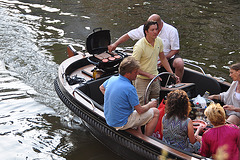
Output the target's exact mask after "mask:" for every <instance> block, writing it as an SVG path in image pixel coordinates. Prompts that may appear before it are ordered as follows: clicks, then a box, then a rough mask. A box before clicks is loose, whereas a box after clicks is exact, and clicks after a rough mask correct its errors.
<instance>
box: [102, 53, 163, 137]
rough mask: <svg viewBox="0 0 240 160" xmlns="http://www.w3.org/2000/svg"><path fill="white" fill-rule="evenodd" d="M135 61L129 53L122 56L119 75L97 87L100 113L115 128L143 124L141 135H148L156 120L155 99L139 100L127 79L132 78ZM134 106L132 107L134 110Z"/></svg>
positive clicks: (133, 76)
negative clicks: (101, 106) (101, 98)
mask: <svg viewBox="0 0 240 160" xmlns="http://www.w3.org/2000/svg"><path fill="white" fill-rule="evenodd" d="M138 69H139V64H138V63H137V61H136V60H135V59H134V58H133V57H127V58H125V59H124V60H123V61H122V62H121V64H120V66H119V73H120V74H119V75H118V76H112V77H111V78H109V79H108V80H106V81H105V82H104V83H103V84H102V85H101V86H100V87H99V89H100V90H101V92H102V93H103V94H104V115H105V118H106V121H107V124H108V125H109V126H111V127H114V128H115V129H117V130H125V129H128V128H138V129H139V131H141V130H140V128H141V127H140V126H143V125H146V126H145V133H144V134H145V135H146V136H151V135H152V133H153V131H154V129H155V127H156V125H157V122H158V117H159V111H158V109H157V108H156V106H157V102H156V101H151V102H149V103H147V104H146V105H143V106H141V105H140V104H139V100H138V95H137V91H136V89H135V87H134V86H133V85H132V83H131V81H132V80H135V79H136V76H137V74H138ZM134 109H135V110H134Z"/></svg>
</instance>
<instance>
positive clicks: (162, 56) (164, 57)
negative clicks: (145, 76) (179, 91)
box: [159, 52, 180, 83]
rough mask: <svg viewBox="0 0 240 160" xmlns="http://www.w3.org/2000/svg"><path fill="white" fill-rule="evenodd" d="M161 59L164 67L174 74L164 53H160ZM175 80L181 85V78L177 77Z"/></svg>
mask: <svg viewBox="0 0 240 160" xmlns="http://www.w3.org/2000/svg"><path fill="white" fill-rule="evenodd" d="M159 58H160V60H161V64H162V65H163V67H164V68H165V69H166V70H167V71H168V72H170V73H172V74H174V73H173V71H172V69H171V67H170V65H169V62H168V60H167V58H166V56H165V55H164V53H163V52H160V53H159ZM174 78H176V79H175V80H176V83H179V82H180V79H179V77H178V76H177V75H175V77H174Z"/></svg>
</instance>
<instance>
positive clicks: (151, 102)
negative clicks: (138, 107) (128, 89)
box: [148, 100, 157, 108]
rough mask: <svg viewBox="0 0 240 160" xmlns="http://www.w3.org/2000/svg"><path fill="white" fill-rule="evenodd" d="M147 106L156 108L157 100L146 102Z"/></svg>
mask: <svg viewBox="0 0 240 160" xmlns="http://www.w3.org/2000/svg"><path fill="white" fill-rule="evenodd" d="M148 105H149V108H156V107H157V100H153V101H150V102H148Z"/></svg>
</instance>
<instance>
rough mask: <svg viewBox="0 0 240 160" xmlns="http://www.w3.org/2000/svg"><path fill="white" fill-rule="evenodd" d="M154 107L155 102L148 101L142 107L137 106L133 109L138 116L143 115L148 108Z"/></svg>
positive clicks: (155, 105)
mask: <svg viewBox="0 0 240 160" xmlns="http://www.w3.org/2000/svg"><path fill="white" fill-rule="evenodd" d="M155 107H157V101H150V102H148V103H147V104H145V105H143V106H141V105H140V104H138V105H136V106H135V107H134V108H135V109H136V111H137V112H138V114H143V113H145V112H147V111H148V110H149V109H150V108H155Z"/></svg>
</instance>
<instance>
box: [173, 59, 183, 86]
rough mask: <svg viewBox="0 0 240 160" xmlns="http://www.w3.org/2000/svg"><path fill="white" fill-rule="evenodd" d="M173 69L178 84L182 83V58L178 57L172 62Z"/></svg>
mask: <svg viewBox="0 0 240 160" xmlns="http://www.w3.org/2000/svg"><path fill="white" fill-rule="evenodd" d="M172 65H173V67H174V68H175V74H176V75H177V76H178V77H179V79H180V82H182V78H183V73H184V62H183V60H182V58H180V57H178V58H175V59H174V60H173V64H172Z"/></svg>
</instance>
